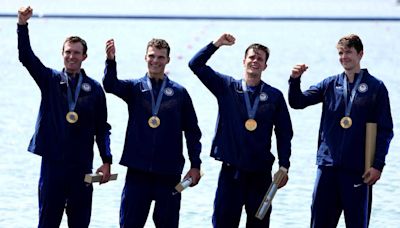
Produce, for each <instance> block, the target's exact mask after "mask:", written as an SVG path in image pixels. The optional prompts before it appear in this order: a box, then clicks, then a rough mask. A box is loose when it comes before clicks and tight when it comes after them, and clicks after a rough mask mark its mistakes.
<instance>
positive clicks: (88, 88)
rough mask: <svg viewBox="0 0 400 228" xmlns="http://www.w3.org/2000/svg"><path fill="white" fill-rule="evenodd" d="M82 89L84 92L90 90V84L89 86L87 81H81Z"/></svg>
mask: <svg viewBox="0 0 400 228" xmlns="http://www.w3.org/2000/svg"><path fill="white" fill-rule="evenodd" d="M82 89H83V91H85V92H90V90H92V86H90V84H89V83H82Z"/></svg>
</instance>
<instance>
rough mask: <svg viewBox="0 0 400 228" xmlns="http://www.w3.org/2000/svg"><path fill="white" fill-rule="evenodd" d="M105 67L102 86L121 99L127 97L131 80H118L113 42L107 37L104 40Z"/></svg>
mask: <svg viewBox="0 0 400 228" xmlns="http://www.w3.org/2000/svg"><path fill="white" fill-rule="evenodd" d="M105 51H106V56H107V60H106V67H105V69H104V77H103V86H104V90H105V91H106V92H107V93H112V94H114V95H116V96H118V97H120V98H122V99H123V100H127V99H129V94H132V93H130V92H131V91H130V87H131V84H132V83H131V82H130V81H129V80H118V78H117V62H116V61H115V51H116V48H115V42H114V39H109V40H107V42H106V47H105Z"/></svg>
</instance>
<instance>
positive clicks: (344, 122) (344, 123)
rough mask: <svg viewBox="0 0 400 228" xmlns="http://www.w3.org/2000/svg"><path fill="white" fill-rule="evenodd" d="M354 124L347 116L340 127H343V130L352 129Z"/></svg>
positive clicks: (341, 121)
mask: <svg viewBox="0 0 400 228" xmlns="http://www.w3.org/2000/svg"><path fill="white" fill-rule="evenodd" d="M352 124H353V121H352V120H351V118H350V117H348V116H345V117H343V118H342V119H341V120H340V126H342V128H344V129H347V128H349V127H351V125H352Z"/></svg>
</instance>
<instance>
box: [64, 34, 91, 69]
mask: <svg viewBox="0 0 400 228" xmlns="http://www.w3.org/2000/svg"><path fill="white" fill-rule="evenodd" d="M62 56H63V58H64V67H65V70H66V71H67V72H68V73H71V74H78V73H79V72H80V70H81V65H82V62H83V61H84V60H85V59H86V57H87V55H86V51H85V50H84V46H83V44H82V43H81V42H72V41H66V42H65V43H64V46H63V51H62Z"/></svg>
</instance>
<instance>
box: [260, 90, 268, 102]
mask: <svg viewBox="0 0 400 228" xmlns="http://www.w3.org/2000/svg"><path fill="white" fill-rule="evenodd" d="M267 99H268V95H267V94H266V93H264V92H262V93H260V101H266V100H267Z"/></svg>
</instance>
